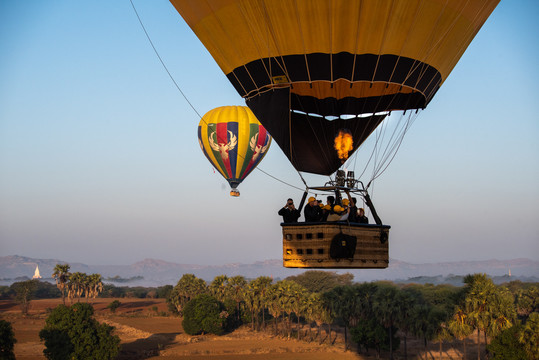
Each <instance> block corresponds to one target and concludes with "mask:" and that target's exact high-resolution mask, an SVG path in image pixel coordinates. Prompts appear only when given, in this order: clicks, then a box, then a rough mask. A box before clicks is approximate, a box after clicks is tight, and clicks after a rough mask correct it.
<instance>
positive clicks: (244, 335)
mask: <svg viewBox="0 0 539 360" xmlns="http://www.w3.org/2000/svg"><path fill="white" fill-rule="evenodd" d="M113 300H114V299H95V300H91V303H92V304H93V306H94V308H95V310H96V317H97V319H98V320H99V321H103V322H107V323H108V324H110V325H112V326H115V327H116V334H117V335H118V336H119V337H120V339H121V341H122V342H121V344H122V348H121V353H120V357H119V359H182V360H186V359H193V360H217V359H219V360H221V359H222V360H243V359H254V360H280V359H283V360H337V359H339V360H348V359H350V360H351V359H355V360H357V359H375V356H374V352H372V351H371V354H370V355H371V356H365V355H361V356H360V355H358V354H357V353H356V352H355V347H354V346H352V350H349V351H347V352H344V351H343V348H344V342H343V336H342V335H343V334H342V332H341V333H335V332H332V336H333V337H336V340H335V342H334V344H333V345H328V344H322V345H318V344H317V343H316V342H307V341H303V340H302V341H298V340H295V339H287V338H286V337H285V338H283V337H280V336H274V335H272V334H271V333H270V332H269V330H268V332H254V331H251V330H250V329H249V328H248V327H242V328H240V329H238V330H236V331H234V332H232V333H230V334H227V335H224V336H213V335H203V336H190V335H187V334H185V333H184V332H183V329H182V327H181V319H179V318H175V317H163V316H158V313H159V312H162V311H166V309H167V306H166V304H165V302H164V300H163V299H118V300H119V301H120V302H121V303H122V305H121V306H120V307H119V308H118V310H117V311H116V313H115V314H111V312H110V311H109V310H108V309H106V306H107V305H108V304H109V303H110V302H111V301H113ZM83 301H84V300H83ZM61 302H62V300H61V299H52V300H33V301H32V302H31V307H30V314H29V315H28V316H27V317H23V316H22V315H21V312H20V309H19V307H18V306H17V305H16V304H14V303H12V302H11V301H7V300H3V301H0V318H2V319H5V320H8V321H10V322H11V323H12V325H13V328H14V330H15V337H16V339H17V344H16V345H15V355H16V357H17V359H23V360H31V359H45V357H44V356H43V349H44V346H43V344H42V343H41V342H40V340H39V336H38V333H39V331H40V330H41V329H42V328H43V326H44V324H45V318H46V317H47V309H52V308H54V307H55V306H56V305H58V304H60V303H61ZM156 310H157V312H156ZM305 331H306V329H305ZM313 331H315V329H314V328H313ZM341 331H342V329H341ZM305 333H306V332H305ZM326 336H327V334H324V333H323V337H326ZM472 342H473V338H470V340H469V342H468V349H467V350H468V351H467V353H468V354H467V355H468V356H467V358H474V356H475V357H477V347H476V346H475V345H474V344H472ZM438 349H439V347H438V345H437V344H430V345H429V347H428V351H427V352H425V351H424V349H423V346H422V342H421V341H419V340H411V339H409V340H408V358H409V359H435V358H436V359H439V358H440V357H439V352H438ZM460 350H461V345H460V344H458V350H457V349H454V348H452V347H451V346H449V345H447V344H445V345H444V348H443V352H442V356H443V359H461V358H462V355H461V353H460V352H459V351H460ZM382 358H383V359H386V358H388V356H387V354H382ZM402 358H403V342H401V349H400V351H399V352H398V353H397V355H396V356H395V359H402Z"/></svg>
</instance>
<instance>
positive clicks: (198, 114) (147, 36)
mask: <svg viewBox="0 0 539 360" xmlns="http://www.w3.org/2000/svg"><path fill="white" fill-rule="evenodd" d="M129 2H130V3H131V6H132V7H133V11H134V12H135V15H136V16H137V19H138V21H139V23H140V26H141V27H142V30H143V31H144V34H146V38H147V39H148V41H149V43H150V45H151V46H152V49H153V51H154V53H155V55H157V58H158V59H159V62H161V65H162V66H163V68H164V69H165V71H166V72H167V74H168V76H169V78H170V80H172V82H173V83H174V86H176V89H178V91H179V92H180V94H181V95H182V96H183V98H184V99H185V101H186V102H187V103H188V104H189V106H190V107H191V109H193V111H194V112H195V113H196V114H197V116H198V117H199V118H200V120H201V121H203V122H204V124H206V125H208V124H207V123H206V121H205V120H204V118H203V117H202V116H201V115H200V113H199V112H198V111H197V109H196V108H195V107H194V106H193V104H192V103H191V102H190V101H189V99H188V98H187V95H185V93H184V92H183V91H182V89H181V88H180V86H179V85H178V83H177V82H176V80H175V79H174V77H173V76H172V74H171V73H170V71H169V70H168V67H167V66H166V64H165V62H164V61H163V59H162V58H161V56H160V55H159V52H158V51H157V49H156V47H155V45H154V43H153V41H152V39H151V38H150V35H149V34H148V31H146V27H145V26H144V24H143V23H142V19H141V18H140V16H139V13H138V11H137V9H136V7H135V4H134V3H133V0H129ZM238 156H239V157H241V158H242V159H244V160H245V157H243V156H242V155H241V154H238ZM255 169H256V170H258V171H260V172H262V173H263V174H265V175H267V176H269V177H271V178H272V179H274V180H277V181H279V182H281V183H283V184H285V185H288V186H290V187H292V188H294V189H297V190H300V191H304V189H302V188H300V187H297V186H294V185H292V184H290V183H287V182H286V181H283V180H281V179H279V178H277V177H275V176H273V175H271V174H270V173H268V172H266V171H264V170H262V169H261V168H260V167H259V166H257V167H256V168H255ZM298 174H299V176H300V178H301V180H302V181H303V183H304V184H305V186H306V187H307V188H308V186H307V183H306V182H305V179H303V176H302V175H301V173H300V172H299V171H298Z"/></svg>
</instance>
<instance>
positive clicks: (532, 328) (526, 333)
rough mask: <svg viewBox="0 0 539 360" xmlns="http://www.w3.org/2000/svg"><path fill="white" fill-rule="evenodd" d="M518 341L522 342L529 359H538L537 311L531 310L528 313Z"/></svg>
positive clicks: (538, 333) (538, 324)
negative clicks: (531, 311)
mask: <svg viewBox="0 0 539 360" xmlns="http://www.w3.org/2000/svg"><path fill="white" fill-rule="evenodd" d="M518 341H519V342H520V343H521V344H522V346H523V347H524V350H525V351H526V353H527V354H528V356H529V358H530V359H533V360H537V359H539V355H538V354H539V313H536V312H533V313H531V314H530V316H529V317H528V320H527V321H526V325H525V326H524V329H523V330H522V332H521V333H520V335H519V338H518Z"/></svg>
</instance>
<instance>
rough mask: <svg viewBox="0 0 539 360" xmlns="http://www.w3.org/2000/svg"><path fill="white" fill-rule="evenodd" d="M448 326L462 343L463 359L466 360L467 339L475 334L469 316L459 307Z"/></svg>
mask: <svg viewBox="0 0 539 360" xmlns="http://www.w3.org/2000/svg"><path fill="white" fill-rule="evenodd" d="M447 326H448V328H449V331H450V332H451V334H453V336H454V337H455V338H456V339H459V340H461V341H462V346H463V352H462V359H463V360H466V338H467V337H468V336H470V334H471V333H472V332H473V328H472V326H470V324H469V323H468V316H467V315H466V313H465V312H464V311H463V310H462V309H461V308H460V307H457V308H456V309H455V313H454V314H453V318H452V319H451V320H450V321H449V322H448V324H447Z"/></svg>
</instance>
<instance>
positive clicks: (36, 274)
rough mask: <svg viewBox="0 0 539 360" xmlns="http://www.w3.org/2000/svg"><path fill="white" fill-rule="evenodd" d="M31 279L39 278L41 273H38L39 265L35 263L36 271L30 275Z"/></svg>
mask: <svg viewBox="0 0 539 360" xmlns="http://www.w3.org/2000/svg"><path fill="white" fill-rule="evenodd" d="M32 279H41V275H39V266H38V265H36V271H35V272H34V276H32Z"/></svg>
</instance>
